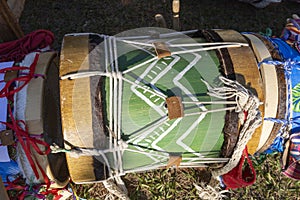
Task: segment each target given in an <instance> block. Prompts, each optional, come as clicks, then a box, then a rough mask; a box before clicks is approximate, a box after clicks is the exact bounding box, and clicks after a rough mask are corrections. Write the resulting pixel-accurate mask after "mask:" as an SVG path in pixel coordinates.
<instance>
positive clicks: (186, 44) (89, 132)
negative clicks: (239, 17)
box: [60, 28, 263, 183]
mask: <svg viewBox="0 0 300 200" xmlns="http://www.w3.org/2000/svg"><path fill="white" fill-rule="evenodd" d="M204 36H205V34H203V32H202V31H191V32H186V33H178V32H173V31H170V30H167V29H159V28H149V29H136V30H132V31H129V32H124V33H121V34H119V35H116V36H113V37H112V36H105V35H99V34H69V35H66V36H65V38H64V41H63V48H62V54H61V60H60V100H61V102H60V103H61V115H62V130H63V134H64V139H65V140H66V141H68V142H69V143H71V144H72V145H74V146H76V147H81V148H88V149H97V152H98V155H88V156H87V155H86V156H82V157H79V158H73V157H71V156H70V155H67V162H68V168H69V171H70V176H71V178H72V180H73V181H74V182H77V183H85V182H94V181H101V180H104V179H107V178H109V177H111V176H115V175H123V174H125V173H129V172H138V171H146V170H150V169H156V168H162V167H170V166H173V165H176V166H179V167H207V166H210V167H222V166H223V165H224V164H225V163H226V162H228V160H229V159H230V157H231V155H232V153H233V151H234V147H235V145H236V143H237V140H238V137H239V128H240V125H239V118H238V115H237V114H236V113H235V108H236V102H235V101H234V98H233V99H220V98H217V97H214V96H212V95H209V94H208V90H209V88H208V87H222V86H223V83H222V82H221V81H220V79H219V77H221V76H225V77H227V78H230V79H231V78H232V77H233V76H237V79H236V80H238V81H239V82H240V80H242V81H244V82H241V83H242V85H244V86H245V87H246V86H247V84H248V83H250V84H251V86H253V87H251V88H249V89H250V90H251V89H253V88H254V89H253V90H254V91H255V92H256V91H258V94H259V95H260V94H261V92H260V91H261V87H260V84H261V82H260V81H261V80H260V77H259V75H258V73H259V72H258V69H257V63H256V61H255V56H254V54H253V52H252V51H251V49H250V47H248V43H247V42H245V41H244V40H240V41H239V40H238V41H237V42H235V40H234V39H235V38H233V40H232V41H225V42H223V41H221V42H219V43H216V44H213V43H211V41H210V40H209V39H208V38H207V37H204ZM238 36H239V37H240V35H238ZM204 38H205V39H204ZM216 45H219V46H216ZM220 45H223V46H222V47H220ZM216 49H219V50H220V51H222V50H224V49H225V50H226V51H227V49H228V51H229V53H230V54H228V55H227V56H228V57H229V59H228V60H230V62H231V65H232V66H231V67H229V64H228V63H229V61H228V60H227V63H226V62H225V61H224V57H220V55H219V54H218V51H216ZM231 49H234V50H232V51H230V50H231ZM239 53H241V55H248V60H247V61H251V62H244V61H243V62H240V59H237V58H238V57H237V55H238V54H239ZM224 55H225V54H224ZM230 55H231V57H230ZM234 56H235V57H236V58H235V57H234ZM225 64H227V65H228V66H226V67H224V65H225ZM242 64H246V65H247V66H248V67H251V69H252V68H253V69H254V70H252V71H251V73H249V72H247V71H245V69H243V68H239V66H240V65H242ZM230 69H232V70H231V72H232V73H230ZM228 70H229V71H228ZM237 72H238V73H237ZM241 77H242V78H243V79H242V78H241ZM232 80H235V79H234V78H232ZM245 81H246V82H245ZM246 88H247V87H246ZM259 97H260V98H263V97H262V96H259ZM230 102H231V103H230ZM174 160H175V161H174ZM76 163H81V164H80V166H79V165H76ZM96 163H98V164H96ZM215 164H217V165H215ZM219 164H220V165H219ZM99 168H100V169H101V170H98V172H97V169H99ZM96 172H97V173H96Z"/></svg>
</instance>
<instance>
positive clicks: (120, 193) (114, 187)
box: [103, 180, 130, 200]
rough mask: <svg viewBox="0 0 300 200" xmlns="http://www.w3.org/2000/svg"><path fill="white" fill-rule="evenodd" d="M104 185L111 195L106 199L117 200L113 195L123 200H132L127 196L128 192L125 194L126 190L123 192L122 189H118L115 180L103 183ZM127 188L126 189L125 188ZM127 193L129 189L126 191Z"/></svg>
mask: <svg viewBox="0 0 300 200" xmlns="http://www.w3.org/2000/svg"><path fill="white" fill-rule="evenodd" d="M103 185H104V187H105V188H106V189H107V190H108V192H109V193H110V194H108V195H107V196H106V198H105V199H115V198H113V196H112V195H111V194H113V195H115V196H117V197H118V198H119V199H122V200H130V199H129V197H128V196H127V194H126V192H124V190H122V189H123V188H122V189H121V188H120V187H118V186H117V185H116V184H115V183H114V181H113V180H106V181H103ZM125 188H126V187H125ZM126 191H127V189H126Z"/></svg>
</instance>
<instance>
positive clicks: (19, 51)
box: [0, 30, 54, 62]
mask: <svg viewBox="0 0 300 200" xmlns="http://www.w3.org/2000/svg"><path fill="white" fill-rule="evenodd" d="M53 41H54V35H53V33H52V32H50V31H47V30H36V31H34V32H32V33H30V34H28V35H26V36H24V37H23V38H20V39H18V40H15V41H11V42H5V43H0V62H6V61H15V62H20V61H21V60H23V58H24V57H25V55H26V54H28V53H31V52H33V51H36V50H38V49H42V48H45V47H47V46H49V45H51V44H52V43H53Z"/></svg>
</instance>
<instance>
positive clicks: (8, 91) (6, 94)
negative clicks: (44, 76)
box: [0, 53, 40, 98]
mask: <svg viewBox="0 0 300 200" xmlns="http://www.w3.org/2000/svg"><path fill="white" fill-rule="evenodd" d="M39 56H40V55H39V54H38V53H37V54H36V55H35V57H34V60H33V62H32V64H31V65H30V67H23V66H20V67H16V66H14V67H8V68H4V69H2V70H0V73H6V72H7V71H16V70H26V69H27V70H29V73H28V74H27V75H25V76H19V77H17V78H14V79H12V80H9V81H8V82H6V84H5V86H4V87H3V88H2V90H1V91H0V98H3V97H6V98H9V97H10V96H13V95H14V94H15V93H17V92H19V91H20V90H22V89H23V88H24V87H25V85H27V84H28V83H29V81H30V80H31V79H32V78H35V74H34V72H35V67H36V65H37V62H38V60H39ZM16 81H18V82H22V85H20V86H19V87H17V88H14V89H11V85H12V84H13V83H14V82H16Z"/></svg>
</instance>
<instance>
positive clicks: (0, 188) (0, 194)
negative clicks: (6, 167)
mask: <svg viewBox="0 0 300 200" xmlns="http://www.w3.org/2000/svg"><path fill="white" fill-rule="evenodd" d="M0 198H1V199H3V200H9V198H8V195H7V192H6V189H5V187H4V184H3V182H2V178H1V176H0Z"/></svg>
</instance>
